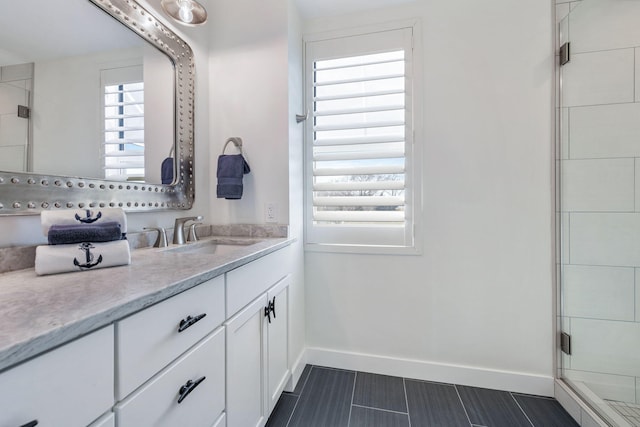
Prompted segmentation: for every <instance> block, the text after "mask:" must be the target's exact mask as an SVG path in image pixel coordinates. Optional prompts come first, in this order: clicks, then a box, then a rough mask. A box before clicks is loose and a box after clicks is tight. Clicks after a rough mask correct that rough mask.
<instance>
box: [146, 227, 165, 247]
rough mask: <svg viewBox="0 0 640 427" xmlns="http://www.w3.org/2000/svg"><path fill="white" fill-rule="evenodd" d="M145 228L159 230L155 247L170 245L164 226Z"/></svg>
mask: <svg viewBox="0 0 640 427" xmlns="http://www.w3.org/2000/svg"><path fill="white" fill-rule="evenodd" d="M144 229H145V230H155V231H157V232H158V237H157V238H156V242H155V243H154V244H153V247H154V248H166V247H167V246H169V243H167V232H166V231H165V229H164V228H163V227H144Z"/></svg>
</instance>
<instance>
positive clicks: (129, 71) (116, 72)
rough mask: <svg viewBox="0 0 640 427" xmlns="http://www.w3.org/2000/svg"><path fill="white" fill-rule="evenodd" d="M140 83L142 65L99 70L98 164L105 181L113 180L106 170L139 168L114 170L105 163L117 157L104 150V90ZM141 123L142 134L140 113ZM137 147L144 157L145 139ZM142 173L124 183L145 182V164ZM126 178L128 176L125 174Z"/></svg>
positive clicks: (141, 80)
mask: <svg viewBox="0 0 640 427" xmlns="http://www.w3.org/2000/svg"><path fill="white" fill-rule="evenodd" d="M138 83H141V84H143V85H144V70H143V65H142V64H138V63H134V64H131V65H122V66H116V67H112V68H103V69H101V70H100V94H101V96H100V99H101V109H100V114H101V117H100V123H101V131H100V134H101V137H100V141H101V143H100V162H101V165H102V170H103V176H104V179H107V180H113V179H114V178H113V177H112V176H109V177H107V176H106V171H107V170H116V169H123V170H129V169H140V168H133V167H122V168H114V167H108V166H107V164H106V162H107V158H111V157H114V158H115V157H117V156H110V155H109V154H108V153H107V150H106V145H107V141H106V133H107V132H108V130H107V129H106V121H107V119H108V117H107V111H106V108H107V104H106V95H107V93H106V88H107V87H109V86H123V85H129V84H138ZM142 91H143V93H144V89H142ZM141 105H142V106H143V109H144V101H142V103H141ZM141 118H142V121H143V125H142V129H141V130H142V132H143V133H144V123H145V122H144V112H143V113H142V116H141ZM138 144H139V145H140V144H141V146H142V154H141V155H142V156H143V157H144V154H145V151H146V148H145V147H146V146H145V139H144V137H143V140H142V141H141V142H139V143H138ZM141 169H142V171H143V174H142V176H141V177H136V176H132V177H131V178H128V179H127V180H126V182H132V183H140V182H145V178H146V175H147V172H146V164H145V162H143V164H142V168H141ZM127 176H129V175H128V174H127Z"/></svg>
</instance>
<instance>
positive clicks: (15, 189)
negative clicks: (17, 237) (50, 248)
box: [0, 0, 195, 215]
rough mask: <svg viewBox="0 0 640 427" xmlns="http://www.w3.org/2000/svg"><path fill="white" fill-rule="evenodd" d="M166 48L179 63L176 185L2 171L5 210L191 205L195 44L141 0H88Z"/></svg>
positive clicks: (0, 201)
mask: <svg viewBox="0 0 640 427" xmlns="http://www.w3.org/2000/svg"><path fill="white" fill-rule="evenodd" d="M88 1H90V2H91V3H93V4H95V5H96V6H98V7H99V8H100V9H102V10H104V11H105V12H106V13H108V14H109V15H111V16H112V17H114V18H115V19H117V20H118V21H120V22H121V23H122V24H124V25H125V26H127V27H129V28H130V29H131V30H132V31H134V32H136V33H137V34H138V35H140V36H141V37H142V38H144V39H145V40H147V41H148V42H149V43H151V44H152V45H154V46H155V47H156V48H158V49H159V50H160V51H162V52H164V53H165V54H166V55H167V56H168V57H169V58H170V60H171V61H172V63H173V66H174V69H175V73H174V74H175V81H174V104H175V105H174V112H175V118H174V129H175V136H174V139H175V148H176V149H175V160H174V161H175V164H174V175H175V176H174V182H173V184H171V185H159V184H146V183H134V182H116V181H108V180H101V179H93V178H81V177H67V176H54V175H42V174H34V173H12V172H0V215H30V214H39V213H40V212H41V211H43V210H57V209H92V208H105V207H121V208H123V209H125V210H126V211H128V212H148V211H157V210H168V209H191V208H192V206H193V201H194V197H195V186H194V141H193V126H194V94H195V82H194V80H195V79H194V77H195V76H194V73H195V67H194V58H193V51H192V50H191V48H190V47H189V45H188V44H187V43H186V42H185V41H184V40H182V39H181V38H180V37H178V36H177V35H176V34H175V33H174V32H173V31H171V30H170V29H169V28H168V27H166V26H165V25H164V24H162V23H161V22H160V21H158V19H157V18H156V17H155V16H153V14H152V13H150V12H149V11H147V10H146V9H144V8H143V7H142V6H141V5H140V4H138V3H137V2H136V1H135V0H88Z"/></svg>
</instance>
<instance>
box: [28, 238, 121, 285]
mask: <svg viewBox="0 0 640 427" xmlns="http://www.w3.org/2000/svg"><path fill="white" fill-rule="evenodd" d="M129 264H131V251H130V249H129V243H128V242H127V241H126V240H116V241H113V242H107V243H75V244H72V245H55V246H54V245H50V246H38V247H37V248H36V274H38V275H39V276H43V275H45V274H57V273H65V272H68V271H83V270H95V269H98V268H105V267H115V266H117V265H129Z"/></svg>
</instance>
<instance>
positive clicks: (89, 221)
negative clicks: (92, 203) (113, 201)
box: [76, 209, 102, 224]
mask: <svg viewBox="0 0 640 427" xmlns="http://www.w3.org/2000/svg"><path fill="white" fill-rule="evenodd" d="M86 212H87V217H86V218H81V217H80V215H78V214H76V219H77V220H78V221H80V222H81V223H83V224H91V223H92V222H96V221H97V220H99V219H100V218H102V212H98V215H96V217H95V218H91V215H93V212H92V211H90V210H89V209H87V211H86Z"/></svg>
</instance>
